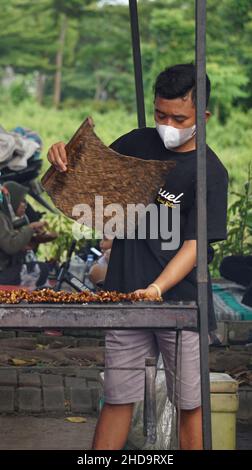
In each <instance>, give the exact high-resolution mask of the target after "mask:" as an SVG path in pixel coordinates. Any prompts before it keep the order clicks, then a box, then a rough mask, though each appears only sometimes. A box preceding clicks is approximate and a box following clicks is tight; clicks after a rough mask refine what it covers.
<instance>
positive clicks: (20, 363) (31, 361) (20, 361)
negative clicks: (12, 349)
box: [11, 357, 38, 366]
mask: <svg viewBox="0 0 252 470" xmlns="http://www.w3.org/2000/svg"><path fill="white" fill-rule="evenodd" d="M11 362H12V363H13V364H14V366H27V365H28V366H29V365H34V364H37V362H38V361H37V360H36V359H17V358H16V357H13V358H11Z"/></svg>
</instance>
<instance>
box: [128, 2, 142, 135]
mask: <svg viewBox="0 0 252 470" xmlns="http://www.w3.org/2000/svg"><path fill="white" fill-rule="evenodd" d="M129 11H130V25H131V38H132V52H133V62H134V73H135V87H136V102H137V117H138V127H145V126H146V119H145V107H144V91H143V76H142V62H141V50H140V36H139V25H138V14H137V1H136V0H129Z"/></svg>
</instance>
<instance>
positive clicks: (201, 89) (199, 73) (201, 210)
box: [196, 0, 212, 450]
mask: <svg viewBox="0 0 252 470" xmlns="http://www.w3.org/2000/svg"><path fill="white" fill-rule="evenodd" d="M196 81H197V99H196V107H197V121H196V124H197V137H196V141H197V240H198V243H197V285H198V307H199V316H200V318H199V323H200V362H201V365H200V366H201V367H200V368H201V396H202V412H203V445H204V449H207V450H209V449H211V445H212V443H211V407H210V382H209V365H208V364H209V362H208V271H207V212H206V121H205V110H206V0H196Z"/></svg>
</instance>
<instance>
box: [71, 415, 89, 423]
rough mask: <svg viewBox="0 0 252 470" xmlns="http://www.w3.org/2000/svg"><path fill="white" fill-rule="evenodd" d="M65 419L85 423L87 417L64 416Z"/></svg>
mask: <svg viewBox="0 0 252 470" xmlns="http://www.w3.org/2000/svg"><path fill="white" fill-rule="evenodd" d="M66 420H67V421H70V423H86V422H87V419H86V418H83V417H82V416H70V417H69V418H66Z"/></svg>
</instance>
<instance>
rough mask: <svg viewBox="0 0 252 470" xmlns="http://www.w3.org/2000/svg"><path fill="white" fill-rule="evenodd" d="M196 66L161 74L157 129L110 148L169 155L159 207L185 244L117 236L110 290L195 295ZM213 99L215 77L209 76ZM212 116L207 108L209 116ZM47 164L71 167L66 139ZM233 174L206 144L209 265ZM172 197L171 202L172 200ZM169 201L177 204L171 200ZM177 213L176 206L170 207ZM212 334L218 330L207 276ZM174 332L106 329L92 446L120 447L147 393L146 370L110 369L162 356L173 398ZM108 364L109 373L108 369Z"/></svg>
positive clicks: (188, 440) (184, 386) (195, 360)
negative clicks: (174, 221)
mask: <svg viewBox="0 0 252 470" xmlns="http://www.w3.org/2000/svg"><path fill="white" fill-rule="evenodd" d="M195 76H196V73H195V67H194V65H192V64H180V65H176V66H173V67H170V68H167V69H165V70H164V71H163V72H161V73H160V74H159V76H158V77H157V79H156V83H155V86H154V95H155V100H154V118H155V122H156V128H142V129H134V130H133V131H131V132H129V133H128V134H126V135H123V136H121V137H120V138H119V139H117V140H116V141H115V142H114V143H113V144H112V145H111V147H112V148H113V149H114V150H115V151H117V152H119V153H121V154H124V155H130V156H134V157H138V158H144V159H158V160H172V161H174V162H175V163H176V166H175V168H173V169H172V171H170V173H169V175H168V176H167V179H166V182H165V185H164V187H163V188H157V198H156V204H157V205H158V207H161V205H162V204H166V202H167V197H168V195H169V194H170V195H173V196H172V197H174V199H176V200H179V202H180V228H179V229H180V244H179V247H178V248H177V249H176V250H169V249H167V250H163V249H162V243H161V242H162V238H161V236H160V237H159V238H158V239H151V238H150V237H148V236H147V238H146V239H145V240H142V239H137V238H136V239H135V240H133V239H117V238H115V239H114V241H113V246H112V250H111V255H110V262H109V267H108V271H107V276H106V279H105V286H104V287H105V289H108V290H114V289H115V290H117V291H122V292H130V291H137V292H142V293H145V295H146V296H148V297H153V296H156V295H157V294H158V295H160V294H161V295H162V297H163V298H164V300H175V301H177V300H197V282H196V257H197V256H196V255H197V245H196V210H197V208H196V140H195V134H196V109H195V95H196V80H195ZM206 96H207V102H206V107H207V104H208V100H209V96H210V81H209V78H208V77H206ZM209 116H210V113H209V111H207V110H206V114H205V117H206V120H208V118H209ZM48 157H49V161H51V163H53V164H54V165H55V166H56V168H58V169H59V170H60V171H65V170H66V168H67V159H66V154H65V151H64V144H63V143H59V144H56V145H54V146H53V147H52V148H51V149H50V151H49V155H48ZM227 186H228V174H227V171H226V169H225V167H224V166H223V165H222V163H221V162H220V160H219V159H218V157H217V156H216V155H215V154H214V152H213V151H212V150H211V149H210V148H209V147H207V216H208V226H207V237H208V247H209V249H208V262H210V261H211V260H212V258H213V249H211V247H210V243H212V242H215V241H217V240H223V239H225V238H226V209H227ZM170 200H171V199H170ZM171 206H172V204H171ZM169 210H170V211H172V207H170V208H169ZM208 276H209V282H208V293H209V305H208V310H209V331H212V330H214V329H215V328H216V322H215V317H214V309H213V299H212V290H211V280H210V275H209V273H208ZM174 343H175V333H174V332H170V331H161V332H160V331H159V330H156V331H149V330H145V331H144V330H141V331H138V330H128V331H127V330H121V331H107V333H106V356H105V375H104V389H105V390H104V391H105V393H104V398H105V399H104V401H105V404H104V407H103V409H102V411H101V414H100V417H99V420H98V423H97V427H96V432H95V436H94V441H93V449H97V450H98V449H122V448H123V446H124V444H125V442H126V440H127V435H128V432H129V429H130V424H131V419H132V413H133V407H134V403H135V402H137V401H140V400H143V398H144V373H143V372H142V371H139V370H135V371H134V370H128V371H125V370H124V371H119V370H111V368H112V369H113V368H118V367H124V368H127V367H128V368H141V367H142V368H143V367H144V361H145V357H147V356H156V357H157V358H158V355H159V352H161V353H162V356H163V361H164V366H165V368H166V382H167V390H168V396H169V398H171V393H172V380H173V376H172V372H173V364H174ZM106 367H107V368H109V370H106ZM179 388H180V390H181V396H180V404H181V418H180V447H181V449H202V418H201V391H200V358H199V335H198V332H197V331H183V333H182V368H181V377H180V380H179V381H178V390H179Z"/></svg>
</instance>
